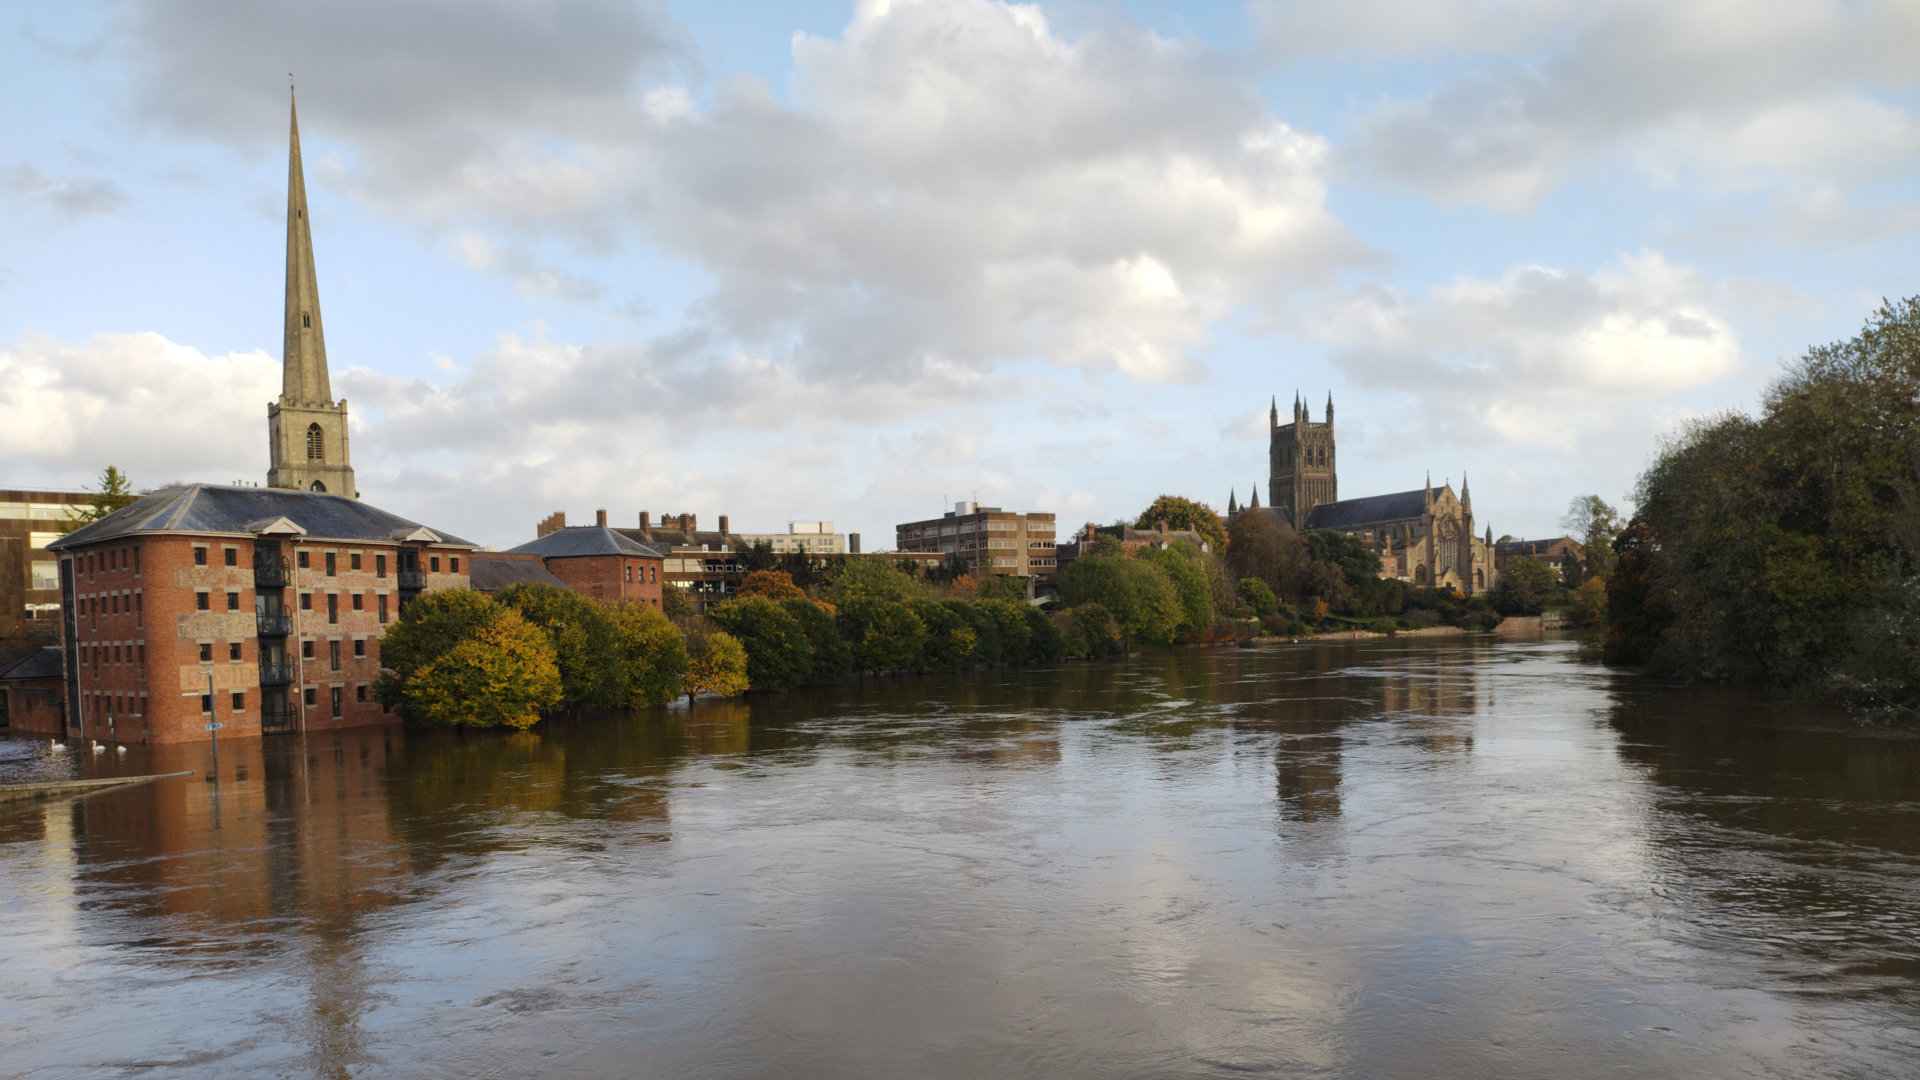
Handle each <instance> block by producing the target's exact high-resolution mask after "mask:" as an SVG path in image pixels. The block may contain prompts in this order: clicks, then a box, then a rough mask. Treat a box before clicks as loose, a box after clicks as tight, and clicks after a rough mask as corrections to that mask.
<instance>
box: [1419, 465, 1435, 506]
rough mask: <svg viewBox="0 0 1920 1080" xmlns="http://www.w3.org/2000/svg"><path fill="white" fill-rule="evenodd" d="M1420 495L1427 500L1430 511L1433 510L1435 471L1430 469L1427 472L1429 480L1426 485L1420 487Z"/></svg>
mask: <svg viewBox="0 0 1920 1080" xmlns="http://www.w3.org/2000/svg"><path fill="white" fill-rule="evenodd" d="M1420 496H1421V498H1423V499H1425V500H1426V508H1427V510H1428V511H1429V512H1431V511H1432V510H1433V472H1432V470H1428V472H1427V482H1426V485H1425V486H1423V487H1422V488H1421V489H1420Z"/></svg>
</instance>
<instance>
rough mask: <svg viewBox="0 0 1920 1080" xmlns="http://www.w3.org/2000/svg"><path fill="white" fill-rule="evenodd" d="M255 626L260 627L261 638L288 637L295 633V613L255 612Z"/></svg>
mask: <svg viewBox="0 0 1920 1080" xmlns="http://www.w3.org/2000/svg"><path fill="white" fill-rule="evenodd" d="M253 621H254V625H255V626H257V627H259V630H260V636H261V637H286V636H287V635H288V634H291V633H293V612H291V611H274V612H255V613H254V616H253Z"/></svg>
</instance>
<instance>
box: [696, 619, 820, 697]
mask: <svg viewBox="0 0 1920 1080" xmlns="http://www.w3.org/2000/svg"><path fill="white" fill-rule="evenodd" d="M707 618H709V619H711V620H713V624H714V625H715V626H718V627H719V628H720V629H722V630H724V631H726V632H727V633H729V634H731V635H733V637H734V639H735V640H737V641H738V642H740V644H741V646H742V647H743V648H745V649H746V650H747V682H748V685H750V686H751V687H752V688H753V689H755V690H791V689H793V688H794V687H796V686H803V685H805V684H806V682H807V680H808V679H809V678H810V677H811V676H812V673H813V643H812V642H810V641H808V640H807V632H806V631H805V630H804V629H802V628H801V626H800V623H799V622H798V621H796V620H795V619H794V617H793V616H792V615H791V614H789V613H788V612H787V610H786V609H785V608H783V607H781V606H780V605H779V604H777V603H774V602H773V601H772V600H769V599H767V598H766V597H764V596H743V597H740V598H738V599H734V600H729V601H727V602H726V603H724V604H721V605H720V606H719V607H716V608H714V609H713V610H712V611H709V612H708V613H707Z"/></svg>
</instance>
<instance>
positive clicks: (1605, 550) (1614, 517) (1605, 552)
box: [1560, 495, 1620, 580]
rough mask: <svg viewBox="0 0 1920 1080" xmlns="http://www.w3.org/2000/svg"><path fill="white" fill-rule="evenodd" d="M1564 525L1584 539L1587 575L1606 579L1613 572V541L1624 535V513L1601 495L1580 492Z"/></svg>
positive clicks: (1582, 546)
mask: <svg viewBox="0 0 1920 1080" xmlns="http://www.w3.org/2000/svg"><path fill="white" fill-rule="evenodd" d="M1560 527H1561V528H1563V529H1565V530H1567V533H1568V535H1570V536H1575V537H1578V538H1579V539H1580V545H1581V548H1582V550H1583V560H1584V562H1585V563H1586V566H1585V570H1586V576H1587V577H1597V578H1600V579H1602V580H1605V579H1606V578H1607V577H1608V576H1610V575H1611V574H1612V573H1613V541H1614V538H1615V537H1617V536H1619V535H1620V514H1619V512H1618V511H1616V510H1615V509H1614V508H1613V507H1611V506H1609V505H1607V501H1606V500H1605V499H1602V498H1601V497H1600V496H1598V495H1576V496H1575V497H1574V499H1573V501H1572V502H1570V503H1568V504H1567V513H1566V516H1565V517H1563V518H1561V519H1560Z"/></svg>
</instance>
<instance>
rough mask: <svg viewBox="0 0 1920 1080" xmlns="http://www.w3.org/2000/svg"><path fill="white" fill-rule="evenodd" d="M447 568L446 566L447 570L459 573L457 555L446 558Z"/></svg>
mask: <svg viewBox="0 0 1920 1080" xmlns="http://www.w3.org/2000/svg"><path fill="white" fill-rule="evenodd" d="M447 568H448V569H449V570H452V571H453V572H454V573H456V574H457V573H459V572H460V559H459V557H458V556H455V557H453V558H450V559H448V560H447Z"/></svg>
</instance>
